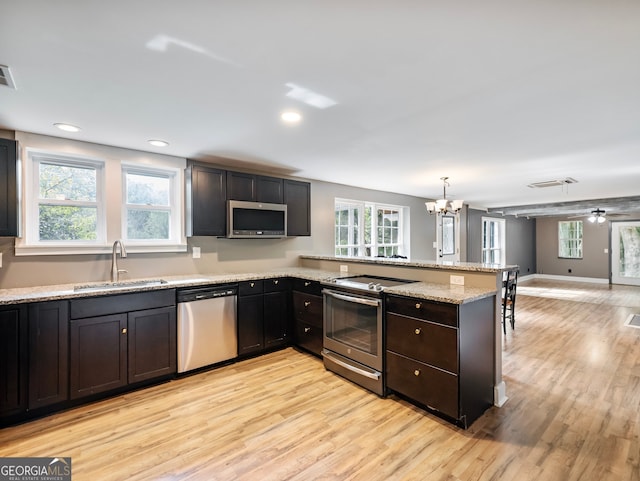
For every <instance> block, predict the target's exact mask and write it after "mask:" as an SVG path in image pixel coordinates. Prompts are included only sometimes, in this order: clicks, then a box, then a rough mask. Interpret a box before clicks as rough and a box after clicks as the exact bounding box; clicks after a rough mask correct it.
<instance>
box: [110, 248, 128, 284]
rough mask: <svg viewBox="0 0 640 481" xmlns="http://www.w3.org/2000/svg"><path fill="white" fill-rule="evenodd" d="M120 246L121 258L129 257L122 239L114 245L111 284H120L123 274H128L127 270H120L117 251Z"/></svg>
mask: <svg viewBox="0 0 640 481" xmlns="http://www.w3.org/2000/svg"><path fill="white" fill-rule="evenodd" d="M118 245H119V246H120V257H127V249H125V248H124V244H123V243H122V241H121V240H120V239H118V240H117V241H115V242H114V243H113V251H112V252H111V282H118V279H119V278H120V273H121V272H127V271H126V270H125V269H118V260H117V256H116V253H117V249H118Z"/></svg>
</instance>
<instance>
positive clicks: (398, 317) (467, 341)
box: [386, 295, 495, 428]
mask: <svg viewBox="0 0 640 481" xmlns="http://www.w3.org/2000/svg"><path fill="white" fill-rule="evenodd" d="M386 329H387V330H386V346H387V347H386V382H387V388H388V390H390V391H392V392H395V393H398V394H400V395H403V396H405V397H407V398H409V399H410V400H412V401H415V402H416V403H417V404H419V405H422V406H424V407H426V408H428V409H430V410H432V411H434V412H436V413H439V414H441V415H443V417H445V418H447V419H449V420H452V421H453V422H455V423H456V424H457V425H459V426H462V427H464V428H467V427H468V426H470V425H471V423H473V421H475V420H476V419H477V418H478V417H479V416H481V415H482V413H484V412H485V411H486V410H487V409H488V408H489V407H491V405H492V404H493V380H494V373H493V371H494V360H493V357H494V339H495V297H487V298H483V299H478V300H475V301H472V302H468V303H463V304H460V305H457V304H447V303H442V302H432V301H427V300H423V299H416V298H408V297H401V296H395V295H389V296H387V298H386Z"/></svg>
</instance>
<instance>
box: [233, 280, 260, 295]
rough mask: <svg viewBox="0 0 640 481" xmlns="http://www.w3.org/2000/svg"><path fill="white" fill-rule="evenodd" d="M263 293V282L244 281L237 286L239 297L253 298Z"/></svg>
mask: <svg viewBox="0 0 640 481" xmlns="http://www.w3.org/2000/svg"><path fill="white" fill-rule="evenodd" d="M263 292H264V281H263V280H257V281H244V282H240V283H239V284H238V295H239V296H253V295H255V294H262V293H263Z"/></svg>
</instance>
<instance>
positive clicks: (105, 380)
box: [70, 307, 177, 399]
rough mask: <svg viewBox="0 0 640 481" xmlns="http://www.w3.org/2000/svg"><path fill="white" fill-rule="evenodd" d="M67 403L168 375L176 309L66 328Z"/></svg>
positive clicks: (171, 366)
mask: <svg viewBox="0 0 640 481" xmlns="http://www.w3.org/2000/svg"><path fill="white" fill-rule="evenodd" d="M70 326H71V332H70V351H71V354H70V362H71V380H70V386H71V389H70V392H71V399H78V398H81V397H84V396H89V395H92V394H98V393H101V392H106V391H111V390H113V389H117V388H120V387H123V386H126V385H127V384H135V383H138V382H142V381H147V380H150V379H155V378H160V377H163V376H168V375H171V374H174V373H175V372H176V370H177V352H176V309H175V307H164V308H156V309H148V310H144V311H136V312H129V313H123V314H113V315H109V316H100V317H94V318H89V319H74V320H72V321H71V322H70Z"/></svg>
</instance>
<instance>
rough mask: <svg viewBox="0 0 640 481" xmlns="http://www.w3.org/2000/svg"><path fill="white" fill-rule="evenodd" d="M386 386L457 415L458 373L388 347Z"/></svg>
mask: <svg viewBox="0 0 640 481" xmlns="http://www.w3.org/2000/svg"><path fill="white" fill-rule="evenodd" d="M387 387H388V388H389V389H391V390H393V391H396V392H398V393H400V394H404V395H405V396H408V397H409V398H411V399H413V400H415V401H417V402H419V403H421V404H423V405H425V406H427V407H429V408H431V409H435V410H437V411H440V412H441V413H443V414H446V415H447V416H450V417H452V418H455V419H458V418H459V415H458V376H456V375H454V374H450V373H448V372H445V371H442V370H440V369H436V368H434V367H431V366H429V365H427V364H423V363H421V362H418V361H415V360H413V359H409V358H407V357H404V356H401V355H399V354H395V353H393V352H389V351H387Z"/></svg>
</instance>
